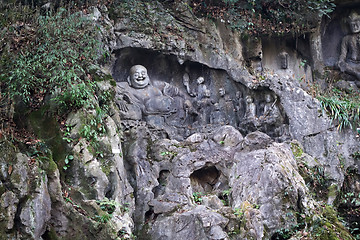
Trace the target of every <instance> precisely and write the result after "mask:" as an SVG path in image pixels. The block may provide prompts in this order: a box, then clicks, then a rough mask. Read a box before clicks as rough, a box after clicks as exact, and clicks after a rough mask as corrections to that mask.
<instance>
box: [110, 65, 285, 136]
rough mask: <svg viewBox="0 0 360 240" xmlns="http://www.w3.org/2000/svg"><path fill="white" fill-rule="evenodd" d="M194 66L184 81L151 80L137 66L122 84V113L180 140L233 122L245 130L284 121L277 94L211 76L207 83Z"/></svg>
mask: <svg viewBox="0 0 360 240" xmlns="http://www.w3.org/2000/svg"><path fill="white" fill-rule="evenodd" d="M188 71H189V69H187V72H186V73H181V75H180V76H179V75H178V78H180V79H179V80H178V82H176V81H173V82H172V83H167V82H165V81H155V80H152V79H150V77H149V75H148V72H147V69H146V68H145V67H144V66H142V65H135V66H133V67H131V68H130V71H129V76H128V77H127V79H126V81H122V82H118V83H117V95H116V103H117V105H118V107H119V109H120V113H121V118H122V119H123V120H127V121H138V122H145V123H146V124H147V125H148V126H149V127H150V128H151V129H154V131H155V130H156V131H163V133H165V135H164V134H162V135H161V136H168V137H170V138H175V139H185V138H187V137H188V136H190V135H191V134H194V133H197V132H206V131H209V130H211V129H212V128H214V127H216V126H218V125H231V126H233V127H236V128H239V130H240V131H243V132H244V133H245V132H249V131H255V130H263V131H267V132H269V131H270V132H275V130H274V131H273V129H274V128H278V127H279V126H280V125H282V124H283V123H284V119H283V118H282V114H281V110H280V109H279V108H278V106H277V105H278V102H277V98H276V97H275V96H272V95H271V94H266V95H262V96H261V95H258V94H249V93H246V94H245V93H244V89H241V88H240V89H238V88H236V87H234V88H233V89H234V91H233V92H231V91H229V92H226V90H225V87H220V88H218V87H217V86H218V85H216V84H214V83H212V82H211V81H214V78H211V76H210V78H209V80H208V81H209V83H208V84H206V85H205V78H204V77H203V76H201V75H200V77H197V78H196V77H195V78H194V75H195V76H196V75H197V74H196V73H191V71H189V72H188ZM197 76H199V75H197ZM208 77H209V76H206V78H207V79H208ZM191 78H192V79H194V80H193V82H191ZM195 79H196V80H195ZM159 80H161V79H159ZM219 82H220V81H219ZM176 83H178V85H177V86H179V87H177V86H175V84H176ZM222 84H224V83H222ZM191 86H193V87H191ZM225 86H226V85H225ZM216 89H217V91H218V94H215V91H216ZM227 89H229V87H228V86H227ZM214 90H215V91H214ZM245 90H246V89H245ZM211 93H214V94H211ZM244 95H246V98H245V99H244ZM129 124H130V125H133V126H136V125H137V124H131V123H128V125H129ZM130 125H129V126H130ZM212 126H213V127H212ZM277 133H280V132H279V131H278V132H277ZM159 136H160V135H159Z"/></svg>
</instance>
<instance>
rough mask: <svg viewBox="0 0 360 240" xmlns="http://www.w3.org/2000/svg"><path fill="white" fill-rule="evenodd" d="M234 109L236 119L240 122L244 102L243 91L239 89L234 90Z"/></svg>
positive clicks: (243, 110)
mask: <svg viewBox="0 0 360 240" xmlns="http://www.w3.org/2000/svg"><path fill="white" fill-rule="evenodd" d="M235 111H236V114H237V118H238V121H239V122H240V120H241V119H243V117H244V115H245V102H244V99H243V93H242V92H241V91H237V92H236V101H235Z"/></svg>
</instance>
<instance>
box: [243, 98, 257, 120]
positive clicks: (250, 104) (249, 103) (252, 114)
mask: <svg viewBox="0 0 360 240" xmlns="http://www.w3.org/2000/svg"><path fill="white" fill-rule="evenodd" d="M245 99H246V112H245V118H246V119H247V120H256V119H257V117H256V105H255V103H254V99H253V98H252V97H251V96H246V98H245Z"/></svg>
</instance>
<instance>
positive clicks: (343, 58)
mask: <svg viewBox="0 0 360 240" xmlns="http://www.w3.org/2000/svg"><path fill="white" fill-rule="evenodd" d="M345 6H346V5H345ZM321 35H322V56H323V61H324V65H325V66H326V67H327V68H328V69H330V70H332V71H333V73H334V74H336V73H340V77H339V78H341V79H343V80H347V81H351V82H353V83H354V84H356V85H357V86H358V87H359V86H360V4H357V5H356V6H346V7H338V8H337V9H336V11H335V12H334V13H333V14H332V16H331V19H324V23H323V24H322V29H321Z"/></svg>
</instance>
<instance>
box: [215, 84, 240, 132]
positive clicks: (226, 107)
mask: <svg viewBox="0 0 360 240" xmlns="http://www.w3.org/2000/svg"><path fill="white" fill-rule="evenodd" d="M219 95H220V98H219V106H220V109H222V111H223V112H224V113H225V115H226V116H227V121H226V124H230V125H234V124H235V123H236V119H235V107H234V103H233V102H232V100H231V98H230V96H229V95H228V94H226V92H225V89H224V88H219Z"/></svg>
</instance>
